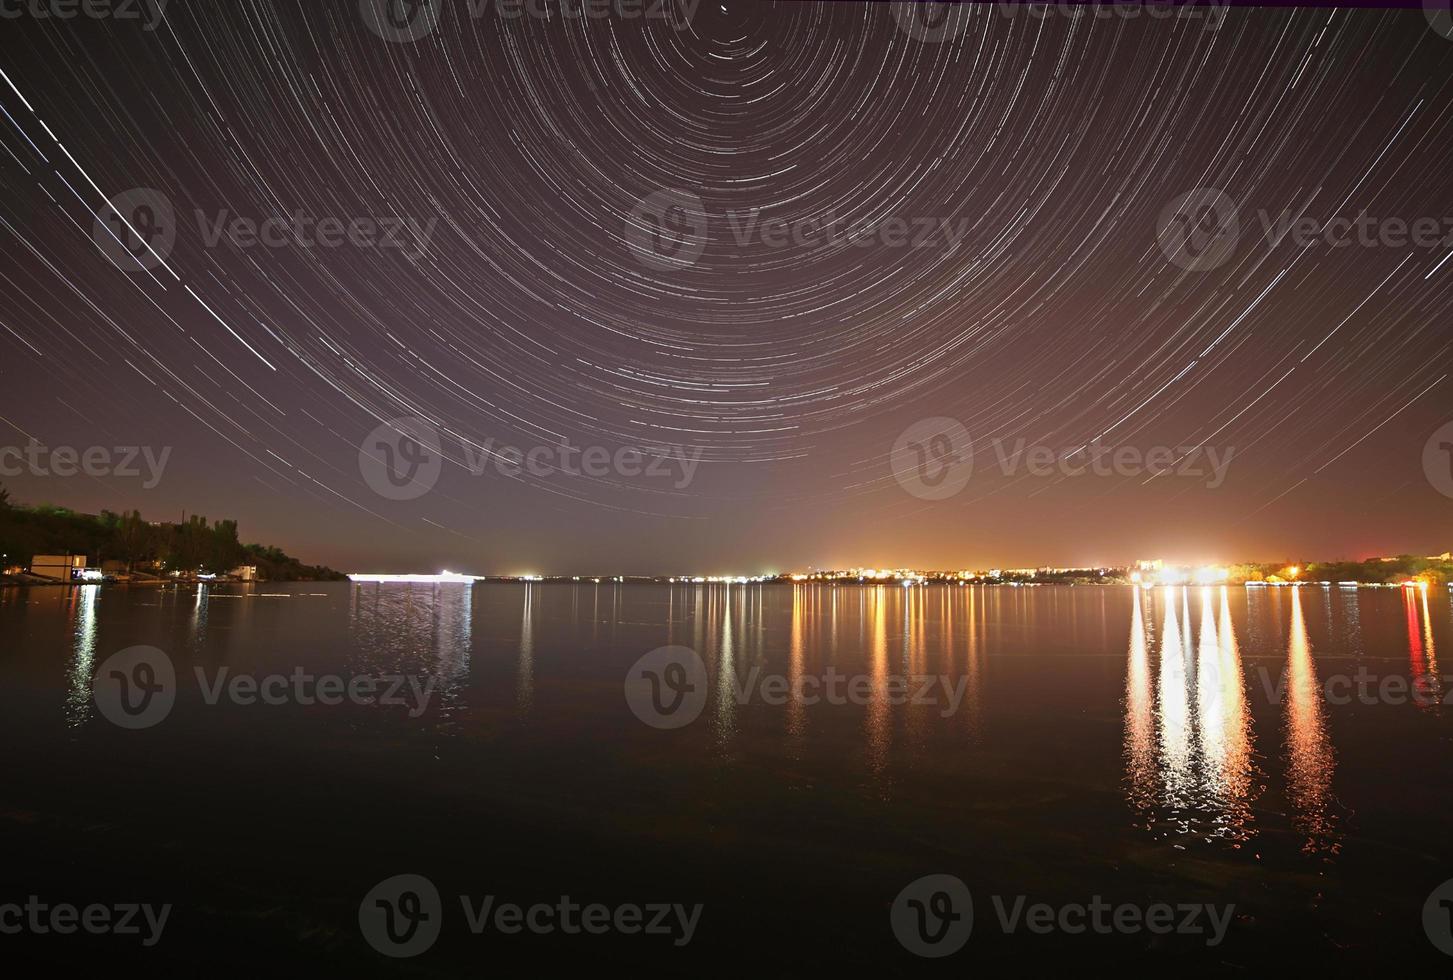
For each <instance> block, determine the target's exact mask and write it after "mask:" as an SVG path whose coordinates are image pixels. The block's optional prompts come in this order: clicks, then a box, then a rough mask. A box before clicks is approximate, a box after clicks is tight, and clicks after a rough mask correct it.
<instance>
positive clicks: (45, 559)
mask: <svg viewBox="0 0 1453 980" xmlns="http://www.w3.org/2000/svg"><path fill="white" fill-rule="evenodd" d="M85 570H86V556H85V555H36V556H35V557H34V558H32V559H30V574H32V575H44V576H45V577H46V578H53V579H59V580H60V581H62V582H69V581H71V580H72V579H74V578H79V577H80V576H81V574H82V573H83V572H85Z"/></svg>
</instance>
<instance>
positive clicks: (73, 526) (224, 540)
mask: <svg viewBox="0 0 1453 980" xmlns="http://www.w3.org/2000/svg"><path fill="white" fill-rule="evenodd" d="M344 580H351V581H353V582H356V583H359V584H365V583H370V582H374V583H382V582H395V583H399V582H402V583H421V584H422V583H473V582H557V583H558V582H566V583H591V584H601V583H618V584H625V583H642V584H658V585H705V584H713V585H718V584H724V585H739V584H740V585H745V584H750V583H758V584H762V583H815V584H825V585H859V584H869V585H896V586H902V587H913V586H918V585H986V586H1008V587H1032V586H1043V585H1076V586H1080V585H1142V586H1155V585H1223V584H1224V585H1245V586H1251V587H1259V586H1283V585H1310V584H1318V585H1338V586H1360V587H1389V588H1401V587H1414V586H1421V587H1424V588H1427V587H1431V586H1446V585H1448V584H1449V583H1450V582H1453V554H1450V553H1449V552H1447V551H1445V552H1443V553H1442V554H1438V555H1431V556H1426V557H1424V556H1418V555H1395V556H1392V557H1377V558H1367V559H1361V560H1354V561H1344V560H1339V561H1308V560H1300V559H1284V560H1281V561H1272V562H1243V563H1240V564H1234V565H1217V564H1199V565H1197V564H1191V565H1187V564H1180V563H1176V562H1173V561H1166V560H1163V559H1158V558H1157V559H1141V560H1137V561H1133V562H1130V563H1129V564H1127V565H1124V566H1104V567H1093V568H1052V567H1038V568H979V569H955V570H947V571H945V570H926V569H916V568H844V569H826V568H808V569H807V570H806V571H792V572H777V571H773V572H766V573H758V574H753V575H732V574H719V573H718V574H705V575H698V574H676V575H624V574H583V575H541V574H534V573H524V574H517V575H471V574H464V573H459V572H451V571H442V572H403V573H394V572H382V573H379V572H367V573H365V572H356V573H352V574H346V575H345V574H344V573H342V572H338V571H335V570H333V569H331V568H328V567H326V566H322V565H306V564H303V563H302V562H301V561H299V560H298V559H296V558H293V557H292V556H290V555H288V554H286V553H285V552H283V551H282V550H280V549H278V548H276V547H272V546H268V545H260V544H243V543H241V542H240V541H239V539H238V536H237V522H236V521H233V520H219V521H211V522H209V521H208V520H207V519H206V518H205V517H201V516H198V515H195V514H194V515H191V516H189V517H185V518H184V519H183V520H182V521H180V522H177V523H167V522H157V521H145V520H143V519H142V517H141V514H140V513H139V512H137V511H134V510H133V511H130V512H120V513H116V512H112V511H102V512H101V513H100V514H81V513H76V512H75V511H71V510H68V509H66V508H64V507H55V506H51V505H39V506H33V507H28V506H21V505H19V504H15V503H13V502H11V501H10V499H9V495H8V494H7V493H6V492H5V490H4V488H3V487H0V584H5V585H55V584H61V583H74V582H82V583H95V582H132V583H138V584H145V583H155V582H176V581H197V582H208V581H222V582H289V581H344Z"/></svg>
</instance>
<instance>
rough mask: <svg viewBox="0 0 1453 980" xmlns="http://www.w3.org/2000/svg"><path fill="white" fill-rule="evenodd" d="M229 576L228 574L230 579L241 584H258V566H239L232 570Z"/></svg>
mask: <svg viewBox="0 0 1453 980" xmlns="http://www.w3.org/2000/svg"><path fill="white" fill-rule="evenodd" d="M227 574H228V576H229V577H231V578H235V579H236V580H237V581H239V582H256V581H257V566H256V565H238V566H237V567H236V568H234V569H232V571H230V572H228V573H227Z"/></svg>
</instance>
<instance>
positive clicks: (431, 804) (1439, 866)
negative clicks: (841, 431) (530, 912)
mask: <svg viewBox="0 0 1453 980" xmlns="http://www.w3.org/2000/svg"><path fill="white" fill-rule="evenodd" d="M137 644H147V645H150V646H154V647H156V648H159V649H160V650H162V651H164V652H165V654H166V655H167V657H168V658H169V659H170V660H171V662H172V663H173V664H174V665H175V669H176V673H177V678H178V682H177V692H178V693H177V697H176V702H175V705H174V707H173V708H172V710H171V711H170V713H169V714H168V715H166V717H165V719H164V720H162V721H161V722H160V723H158V724H156V725H154V726H153V727H150V728H145V729H141V730H134V731H128V730H123V729H121V728H119V727H117V726H116V725H114V724H112V723H111V722H110V721H108V720H107V718H106V717H104V716H103V714H102V713H101V712H100V711H99V710H98V706H97V704H96V703H95V701H94V700H93V697H92V687H91V684H92V677H93V675H94V674H95V673H96V671H97V669H98V666H99V665H100V664H101V663H103V662H104V661H105V660H106V658H107V657H109V656H111V655H112V654H114V653H116V652H117V651H119V650H122V649H123V648H127V647H130V646H133V645H137ZM663 645H679V646H683V647H687V648H690V649H691V650H694V651H696V653H697V654H698V655H699V656H700V658H701V662H702V663H703V664H704V666H705V670H706V674H707V678H708V687H707V691H706V695H705V698H706V699H705V704H704V705H703V706H702V709H701V713H700V716H699V717H698V718H696V719H695V720H694V721H693V722H691V723H690V724H687V725H684V726H683V727H680V728H675V729H661V728H657V727H652V726H651V725H648V724H644V723H643V722H642V721H641V720H639V719H638V718H637V716H636V715H635V714H634V713H633V712H632V710H631V709H630V707H629V706H628V704H627V700H626V697H625V694H624V684H625V682H626V678H627V675H628V673H630V671H631V669H632V665H633V664H635V663H636V661H637V660H638V658H640V657H641V656H642V655H643V654H645V653H646V652H647V651H650V650H653V649H655V648H657V647H661V646H663ZM1440 652H1441V653H1443V655H1444V658H1445V659H1447V658H1449V657H1453V629H1450V598H1449V594H1448V593H1447V592H1446V591H1444V590H1440V589H1433V590H1428V591H1422V590H1376V591H1372V590H1363V591H1356V590H1342V589H1338V588H1335V587H1333V588H1321V587H1304V588H1300V589H1241V588H1220V587H1215V588H1188V589H1155V590H1137V589H1131V588H1112V587H1106V588H1035V589H1028V588H1026V589H1013V588H977V587H962V588H952V587H942V586H936V587H920V588H914V589H902V588H896V587H886V586H885V587H876V586H852V587H823V586H810V585H797V586H786V585H765V586H759V585H736V586H730V587H727V586H676V587H666V586H661V587H654V586H641V585H610V584H599V585H596V584H581V585H480V586H475V587H472V588H471V587H466V586H457V585H441V586H419V585H416V586H407V585H367V586H361V587H360V586H355V585H345V584H327V585H319V584H297V585H286V586H280V585H263V586H255V587H246V586H223V587H205V586H204V587H200V588H195V587H168V588H128V587H111V586H106V587H99V586H87V587H81V588H74V589H46V588H34V589H6V590H0V682H3V690H4V692H5V710H4V712H3V721H0V732H3V736H4V739H5V745H6V747H7V749H8V751H7V753H6V764H5V769H4V778H3V780H0V833H3V846H4V849H5V851H4V852H5V854H6V861H5V865H6V866H5V869H4V870H3V872H0V885H3V892H4V894H5V895H20V896H24V895H28V894H32V893H36V894H42V895H46V896H48V897H50V898H51V899H52V900H53V901H70V902H74V903H76V904H84V903H86V902H89V901H125V900H141V901H153V902H156V903H161V902H171V903H173V905H174V906H175V910H174V912H173V913H172V920H171V922H170V923H169V925H168V927H167V932H166V935H165V938H164V940H163V941H162V942H160V943H158V944H157V946H156V947H155V948H153V949H149V950H139V949H134V948H123V949H120V950H119V951H118V950H117V949H116V948H115V947H114V946H113V945H109V944H108V943H114V942H115V938H116V937H108V939H106V940H102V939H94V940H93V939H81V938H79V937H77V938H75V939H74V941H73V942H68V943H65V944H60V943H57V942H56V941H55V940H56V938H57V937H30V938H29V939H27V945H26V946H25V947H24V948H25V952H26V954H27V955H36V956H38V957H41V958H44V959H46V960H48V961H51V962H58V963H64V962H66V961H67V960H69V959H76V960H77V961H79V959H80V958H83V957H87V956H91V955H97V954H98V952H99V953H100V954H104V955H107V956H115V957H116V961H117V962H125V961H126V960H127V959H129V958H135V959H138V960H142V961H145V962H146V963H150V964H154V965H162V966H165V967H167V968H168V969H171V968H187V969H201V968H205V969H209V970H212V971H214V972H216V971H222V972H230V971H233V970H235V971H236V972H238V973H251V974H253V975H255V974H256V972H257V971H258V969H260V968H273V969H283V971H284V972H285V973H286V972H288V971H289V970H290V969H292V968H297V969H303V968H317V969H328V970H333V969H338V970H344V969H346V970H348V971H349V972H352V973H356V974H360V975H365V974H376V973H382V974H390V973H394V974H401V975H414V976H445V975H453V974H456V973H479V972H483V971H484V970H485V969H488V968H490V967H492V966H500V965H502V964H504V963H505V962H507V961H508V962H511V963H513V962H517V960H516V958H517V957H519V958H522V959H521V960H519V962H525V961H528V962H530V963H533V964H535V965H537V966H542V967H543V966H550V965H556V964H570V965H589V964H600V963H602V962H609V963H612V964H614V965H617V966H620V965H640V966H648V965H649V966H652V967H654V968H657V969H659V970H661V971H662V972H664V973H666V974H667V975H678V974H680V975H687V974H690V975H697V976H700V975H722V974H732V975H741V974H742V973H743V972H744V971H751V972H753V973H761V974H765V975H770V976H798V975H807V974H809V973H810V972H816V971H818V970H821V969H827V968H841V967H843V966H848V967H859V968H865V969H866V968H869V967H871V968H872V969H873V970H875V971H876V972H879V973H883V974H885V975H889V976H896V975H907V974H910V973H918V972H923V971H924V970H925V969H927V970H942V971H955V972H960V973H961V972H962V971H963V970H964V969H966V968H977V967H979V966H983V965H985V964H988V965H998V966H1006V967H1008V966H1014V967H1016V968H1019V967H1026V966H1034V965H1049V964H1063V963H1065V962H1066V961H1073V962H1076V963H1079V964H1082V965H1093V964H1096V963H1102V962H1103V963H1117V964H1127V963H1129V964H1135V965H1137V966H1142V965H1143V966H1146V967H1153V966H1155V965H1157V964H1161V965H1165V966H1171V967H1174V968H1176V969H1178V970H1181V971H1182V972H1186V971H1192V972H1198V971H1200V970H1205V971H1207V972H1215V971H1223V972H1224V971H1226V970H1228V969H1229V970H1242V971H1252V970H1256V969H1259V968H1261V967H1264V966H1265V965H1266V964H1267V962H1269V961H1272V960H1275V961H1278V962H1285V961H1292V962H1295V963H1297V964H1300V965H1303V966H1307V967H1314V968H1327V969H1330V970H1331V971H1332V972H1337V970H1338V969H1340V968H1345V967H1348V966H1349V965H1358V966H1363V965H1373V964H1387V963H1390V962H1396V963H1398V964H1416V963H1424V964H1426V965H1429V966H1437V965H1440V964H1441V965H1445V966H1446V965H1447V963H1448V960H1447V959H1445V958H1444V957H1442V956H1441V955H1440V954H1438V953H1437V952H1436V950H1434V948H1433V946H1432V945H1431V944H1430V942H1429V940H1428V938H1427V935H1426V933H1425V930H1424V927H1423V921H1422V909H1423V904H1424V901H1425V899H1426V898H1427V897H1428V895H1429V893H1430V891H1431V890H1432V889H1434V888H1435V887H1436V886H1438V885H1439V884H1440V883H1442V882H1444V881H1446V880H1448V879H1449V878H1453V835H1450V833H1449V829H1450V827H1449V821H1450V813H1453V809H1450V804H1453V790H1450V779H1449V777H1450V774H1453V767H1450V764H1449V751H1448V750H1449V743H1450V739H1449V734H1450V732H1453V716H1450V712H1453V708H1450V707H1447V706H1445V705H1443V704H1442V700H1443V699H1444V698H1445V697H1446V696H1447V695H1448V693H1449V688H1448V687H1447V686H1446V685H1445V684H1444V682H1443V681H1442V679H1441V672H1440V668H1439V654H1440ZM197 668H200V669H201V670H202V672H203V674H204V676H205V677H206V678H208V679H209V683H210V679H213V678H216V677H217V676H219V672H220V671H222V670H223V669H224V668H225V670H226V675H225V676H227V677H234V676H236V675H238V674H242V675H249V676H254V677H259V678H261V677H266V676H269V675H274V674H280V675H292V674H294V673H295V672H299V671H301V672H303V673H305V674H310V675H323V674H333V675H338V676H340V677H342V678H345V679H347V678H350V677H354V676H358V675H393V674H400V675H409V676H413V677H415V678H416V679H421V680H427V681H428V682H429V683H431V684H432V685H433V687H432V688H431V695H430V698H429V700H428V702H427V705H426V706H424V707H423V709H422V710H419V707H418V706H417V705H415V704H412V703H411V704H401V705H388V706H384V705H377V704H351V703H343V704H338V705H325V704H316V703H314V704H300V703H298V702H297V699H296V698H290V699H287V700H286V703H280V704H259V703H253V704H245V703H237V702H236V701H234V700H233V699H231V698H229V697H227V696H225V695H224V696H222V697H221V698H219V699H217V701H216V703H212V704H209V703H208V699H207V697H206V696H205V695H206V692H205V690H204V688H203V685H201V684H199V682H198V681H197V679H196V676H195V673H194V671H195V669H197ZM1444 672H1446V671H1444ZM833 675H837V676H839V677H841V678H844V679H845V680H844V683H845V684H855V685H857V686H856V688H853V690H856V691H857V695H856V696H845V697H840V698H829V697H825V696H823V697H818V698H813V697H810V696H808V695H810V694H811V693H812V692H814V691H818V692H825V690H826V689H825V688H822V687H817V686H814V684H815V682H814V681H813V680H811V679H813V678H816V679H821V678H825V677H830V676H833ZM1359 676H1362V677H1363V678H1365V679H1367V680H1364V682H1363V687H1362V688H1361V689H1360V690H1359V687H1358V686H1357V685H1358V677H1359ZM919 679H921V680H919ZM1344 682H1345V683H1344ZM929 683H931V684H932V685H933V686H932V687H931V688H930V689H927V693H925V684H929ZM899 684H901V685H902V687H901V688H900V687H898V686H897V685H899ZM773 685H778V687H773ZM1410 690H1411V691H1416V692H1420V693H1421V697H1419V698H1416V699H1415V698H1413V697H1412V696H1411V695H1410V694H1409V693H1408V692H1409V691H1410ZM793 691H799V692H803V694H804V696H801V697H796V696H793V693H792V692H793ZM1329 691H1330V694H1331V696H1328V695H1329ZM773 692H776V693H773ZM1399 692H1401V695H1400V694H1399ZM1359 694H1361V697H1359ZM779 695H780V696H779ZM900 695H901V696H900ZM1450 700H1453V699H1450ZM401 873H416V874H422V875H424V876H426V877H427V878H429V879H430V881H432V882H433V883H434V884H435V885H437V887H438V889H439V891H440V892H441V894H443V895H444V896H445V899H444V901H445V903H446V904H447V905H448V906H450V908H449V909H447V910H446V919H445V924H444V927H443V929H442V932H441V935H440V938H439V940H438V942H437V944H436V945H435V946H434V947H433V948H432V949H431V950H429V951H428V952H427V953H425V954H424V955H422V956H419V957H417V958H415V959H407V960H402V959H401V960H390V959H386V958H384V957H381V956H379V955H378V954H377V953H375V952H374V951H373V950H372V949H370V948H369V947H368V946H367V945H366V944H365V943H364V942H363V941H362V940H361V939H360V936H359V926H358V911H359V903H360V901H361V899H362V898H363V896H364V895H365V894H366V893H367V892H368V891H369V889H370V888H372V887H373V886H374V885H375V884H377V883H378V882H379V881H381V880H382V879H385V878H388V877H390V876H392V875H396V874H401ZM931 873H947V874H953V875H956V876H958V877H959V878H961V879H962V880H963V881H964V882H965V883H966V884H967V885H968V887H969V889H970V891H971V893H972V894H973V895H974V901H975V913H976V917H975V923H974V930H973V934H972V938H971V939H970V940H969V942H968V944H967V945H966V946H965V947H964V949H963V951H962V952H960V953H959V954H958V955H956V956H954V957H950V958H948V959H946V960H939V961H933V960H925V959H920V958H917V957H915V956H912V955H910V954H909V953H908V952H906V951H905V950H904V949H903V948H902V947H901V946H900V945H899V944H898V942H897V940H896V939H895V938H894V935H893V933H892V931H891V929H890V928H889V910H890V907H891V906H892V904H893V901H894V898H895V896H896V895H897V894H898V893H899V891H900V890H901V889H902V888H903V887H904V886H905V885H906V884H908V883H909V882H910V881H912V880H914V879H916V878H918V877H920V876H922V875H926V874H931ZM460 895H470V896H475V897H483V896H485V895H496V896H498V898H499V901H511V902H517V903H520V904H528V903H530V902H535V901H549V902H555V901H557V900H558V899H559V896H561V895H569V896H571V897H572V899H575V900H578V901H581V902H591V901H599V902H604V903H606V904H610V905H618V904H621V903H638V904H644V903H652V902H679V903H683V904H688V905H689V904H693V903H697V902H699V903H701V904H702V906H703V910H702V914H701V920H700V924H699V926H698V927H697V930H696V932H695V934H694V936H693V938H692V941H691V942H690V943H689V944H687V945H685V946H681V947H677V946H673V944H672V941H671V939H669V938H664V937H660V936H645V935H636V936H585V935H573V936H562V935H559V934H555V935H552V936H541V935H532V934H529V933H522V934H518V935H500V934H493V933H491V934H486V935H472V934H470V933H469V931H468V930H467V929H466V928H465V927H464V923H463V919H462V917H461V915H460V913H459V905H458V899H457V897H456V896H460ZM994 895H998V896H1004V897H1006V898H1007V899H1008V900H1010V901H1012V899H1013V897H1014V896H1020V895H1023V896H1027V899H1028V901H1030V902H1039V901H1043V902H1049V903H1054V904H1063V903H1074V902H1079V903H1087V902H1089V901H1090V900H1091V899H1092V898H1093V897H1094V896H1103V898H1104V899H1105V900H1106V901H1109V902H1112V903H1135V904H1137V905H1141V906H1144V905H1146V904H1149V903H1153V902H1169V903H1172V904H1178V903H1197V902H1199V903H1216V904H1223V905H1224V904H1234V905H1235V910H1234V916H1233V919H1232V921H1231V924H1230V926H1229V928H1228V930H1227V933H1226V936H1225V939H1224V941H1223V942H1221V943H1220V944H1219V945H1217V946H1215V947H1213V948H1208V947H1207V946H1206V944H1205V939H1204V936H1186V935H1169V936H1149V935H1146V934H1145V933H1140V934H1137V935H1124V934H1111V935H1096V934H1083V935H1068V934H1064V933H1054V934H1049V935H1035V934H1028V933H1026V932H1024V931H1022V930H1020V931H1015V932H1013V933H1008V934H1006V932H1005V931H1004V929H1003V928H1002V927H1001V924H1000V923H999V922H998V920H997V919H996V918H995V916H994V912H993V910H992V907H991V900H990V896H994ZM6 938H7V937H0V940H5V939H6ZM603 958H604V959H603Z"/></svg>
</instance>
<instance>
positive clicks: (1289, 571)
mask: <svg viewBox="0 0 1453 980" xmlns="http://www.w3.org/2000/svg"><path fill="white" fill-rule="evenodd" d="M348 578H349V579H350V580H351V581H353V582H358V583H368V582H374V583H384V582H391V583H408V582H413V583H441V582H442V583H447V582H460V583H469V582H547V583H577V584H579V583H592V584H600V583H621V584H630V583H638V584H655V585H706V584H714V585H748V584H754V583H756V584H768V583H773V584H777V583H789V584H790V583H812V584H823V585H897V586H903V587H913V586H917V585H994V586H1009V587H1032V586H1041V585H1142V586H1146V587H1151V586H1157V585H1244V586H1251V587H1260V586H1282V585H1293V586H1294V585H1338V586H1359V587H1368V588H1402V587H1423V588H1427V587H1429V586H1434V585H1447V584H1448V583H1449V582H1450V581H1453V553H1449V552H1446V551H1445V552H1443V553H1442V554H1440V555H1431V556H1428V557H1419V556H1417V555H1396V556H1393V557H1387V558H1368V559H1365V560H1361V561H1332V562H1315V561H1278V562H1244V563H1241V564H1236V565H1184V564H1176V563H1174V562H1167V561H1164V560H1162V559H1158V558H1156V559H1142V560H1139V561H1135V562H1132V563H1131V564H1129V565H1126V566H1121V567H1101V568H1048V567H1046V568H985V569H962V570H957V571H928V570H923V569H913V568H846V569H809V570H808V571H805V572H768V573H764V574H758V575H536V574H521V575H467V574H462V573H459V572H451V571H444V572H439V573H412V572H411V573H388V572H368V573H352V574H350V575H349V576H348Z"/></svg>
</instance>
